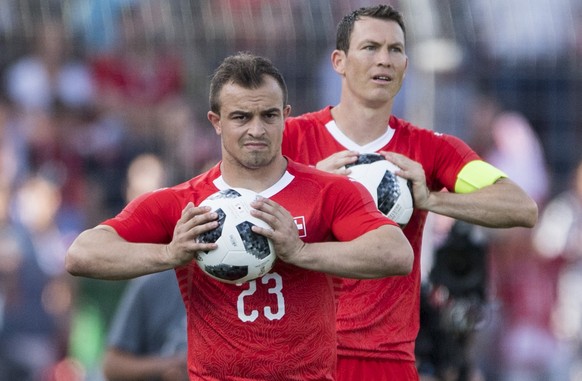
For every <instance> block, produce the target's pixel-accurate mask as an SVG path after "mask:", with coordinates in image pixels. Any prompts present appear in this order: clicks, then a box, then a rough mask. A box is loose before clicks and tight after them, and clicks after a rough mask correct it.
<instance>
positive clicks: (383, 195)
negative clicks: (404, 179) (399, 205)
mask: <svg viewBox="0 0 582 381" xmlns="http://www.w3.org/2000/svg"><path fill="white" fill-rule="evenodd" d="M400 192H401V191H400V186H399V185H398V179H397V178H396V175H395V174H393V173H392V172H390V171H386V173H384V177H382V181H380V184H379V185H378V209H380V211H381V212H382V213H384V214H388V212H390V210H391V209H392V207H393V206H394V203H395V202H396V200H398V197H400Z"/></svg>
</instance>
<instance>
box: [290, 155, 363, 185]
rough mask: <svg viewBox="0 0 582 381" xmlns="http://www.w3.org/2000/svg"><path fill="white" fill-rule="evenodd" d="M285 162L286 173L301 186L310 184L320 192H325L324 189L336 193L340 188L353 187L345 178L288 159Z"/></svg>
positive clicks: (350, 181)
mask: <svg viewBox="0 0 582 381" xmlns="http://www.w3.org/2000/svg"><path fill="white" fill-rule="evenodd" d="M287 160H288V166H287V170H288V172H289V173H290V174H292V175H293V176H294V177H295V179H296V181H299V182H302V183H303V184H306V183H311V184H313V186H315V187H317V188H319V189H320V190H321V191H325V190H326V189H329V190H333V191H338V190H340V189H341V188H346V187H347V188H352V187H354V185H353V181H352V180H350V178H349V177H347V176H343V175H337V174H334V173H329V172H324V171H320V170H319V169H316V168H315V167H313V166H309V165H306V164H302V163H298V162H296V161H293V160H290V159H289V158H287Z"/></svg>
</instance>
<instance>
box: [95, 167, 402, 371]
mask: <svg viewBox="0 0 582 381" xmlns="http://www.w3.org/2000/svg"><path fill="white" fill-rule="evenodd" d="M219 168H220V166H219V165H217V166H215V167H214V168H212V169H211V170H210V171H208V172H206V173H205V174H202V175H200V176H198V177H196V178H194V179H192V180H190V181H188V182H185V183H183V184H181V185H178V186H175V187H172V188H165V189H162V190H158V191H156V192H152V193H149V194H146V195H143V196H141V197H139V198H137V199H136V200H135V201H133V202H131V203H130V204H129V205H128V206H127V207H126V208H125V209H124V210H123V211H122V212H121V213H120V214H119V215H118V216H116V217H115V218H113V219H110V220H107V221H105V222H104V223H105V224H107V225H110V226H112V227H113V228H115V230H116V231H117V232H118V233H119V234H120V235H121V236H122V237H123V238H125V239H126V240H129V241H132V242H152V243H167V242H170V241H171V239H172V234H173V231H174V226H175V224H176V222H177V220H178V219H179V218H180V215H181V211H182V209H183V208H184V207H185V206H186V204H187V203H188V202H190V201H192V202H194V204H195V205H198V204H200V202H201V201H202V200H204V199H205V198H206V197H208V196H209V195H210V194H213V193H215V192H217V191H218V190H219V189H226V188H228V185H227V184H226V183H225V182H224V180H223V179H222V177H221V174H220V169H219ZM261 195H263V196H265V197H268V198H270V199H272V200H274V201H276V202H278V203H279V204H281V205H283V206H284V207H285V208H286V209H287V210H288V211H289V212H290V213H291V215H292V216H293V217H294V219H295V221H296V224H297V227H298V231H299V235H300V236H301V238H302V239H303V240H304V241H305V242H321V241H330V240H339V241H346V240H352V239H354V238H356V237H358V236H359V235H361V234H363V233H365V232H367V231H370V230H373V229H375V228H377V227H379V226H381V225H385V224H393V222H392V221H390V220H389V219H387V218H385V217H384V216H383V215H381V214H380V213H379V212H377V210H376V207H375V205H374V202H373V200H372V198H371V197H369V195H368V194H367V191H366V190H365V188H363V187H360V186H359V185H354V183H352V182H351V181H349V180H347V179H346V178H345V177H342V176H336V175H328V174H325V173H323V172H319V171H317V170H314V169H313V168H310V167H308V166H304V165H300V164H297V163H293V162H292V161H289V165H288V168H287V172H286V173H285V175H284V176H283V177H282V178H281V180H280V181H279V182H278V183H277V184H275V185H273V186H272V187H271V188H269V189H267V190H266V191H264V192H262V193H261ZM330 255H333V253H330ZM176 275H177V278H178V282H179V285H180V291H181V293H182V297H183V300H184V303H185V306H186V311H187V315H188V344H189V354H188V366H189V372H190V377H191V378H192V379H197V380H198V379H203V380H237V381H244V380H332V379H334V374H335V365H336V358H337V354H336V343H337V342H336V333H335V317H336V316H335V309H336V301H335V299H334V290H333V285H332V282H331V278H330V277H329V276H328V275H326V274H323V273H320V272H314V271H308V270H304V269H301V268H299V267H296V266H292V265H289V264H286V263H283V262H282V261H277V262H276V264H275V266H274V268H273V270H272V271H271V272H270V273H268V274H266V275H265V276H263V277H262V278H260V279H257V280H254V281H250V282H248V283H245V284H241V285H231V284H226V283H221V282H219V281H216V280H214V279H212V278H210V277H209V276H207V275H205V274H204V273H203V272H202V271H201V270H200V268H199V267H198V265H196V264H195V263H191V264H189V265H186V266H183V267H180V268H177V269H176ZM160 307H161V308H163V306H160Z"/></svg>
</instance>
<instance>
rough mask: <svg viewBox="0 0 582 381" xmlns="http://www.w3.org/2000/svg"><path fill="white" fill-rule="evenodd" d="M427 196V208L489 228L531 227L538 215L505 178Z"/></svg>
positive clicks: (530, 202)
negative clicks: (471, 188)
mask: <svg viewBox="0 0 582 381" xmlns="http://www.w3.org/2000/svg"><path fill="white" fill-rule="evenodd" d="M429 199H430V201H429V202H428V203H427V206H426V207H425V208H424V209H426V210H429V211H431V212H434V213H437V214H442V215H445V216H449V217H452V218H456V219H459V220H463V221H466V222H469V223H473V224H476V225H481V226H486V227H491V228H510V227H517V226H521V227H528V228H530V227H533V226H534V225H535V223H536V222H537V218H538V207H537V205H536V203H535V202H534V201H533V200H532V199H531V198H530V197H529V196H528V195H527V194H526V193H525V192H524V191H523V190H522V189H521V188H519V187H518V186H516V185H515V184H514V183H513V182H511V181H510V180H507V179H503V180H500V181H498V182H497V183H495V184H493V185H491V186H488V187H485V188H482V189H479V190H476V191H474V192H472V193H466V194H457V193H448V192H434V193H431V195H430V197H429Z"/></svg>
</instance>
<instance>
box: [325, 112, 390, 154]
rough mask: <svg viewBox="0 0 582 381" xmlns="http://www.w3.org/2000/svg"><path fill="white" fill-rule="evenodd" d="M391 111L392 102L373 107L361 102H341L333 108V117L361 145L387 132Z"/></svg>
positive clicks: (347, 134) (345, 132)
mask: <svg viewBox="0 0 582 381" xmlns="http://www.w3.org/2000/svg"><path fill="white" fill-rule="evenodd" d="M391 112H392V104H391V103H390V104H385V105H383V106H382V107H376V108H372V107H367V106H364V105H361V104H355V103H350V102H340V103H339V104H338V105H337V106H336V107H334V108H332V109H331V114H332V116H333V119H334V121H335V123H336V125H337V127H338V128H339V129H340V131H342V132H343V133H344V134H345V135H346V136H347V137H349V138H350V139H351V140H352V141H354V142H355V143H357V144H359V145H365V144H368V143H370V142H372V141H374V140H376V139H378V138H379V137H380V136H382V135H383V134H384V133H385V132H386V129H387V128H388V121H389V120H390V114H391Z"/></svg>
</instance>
